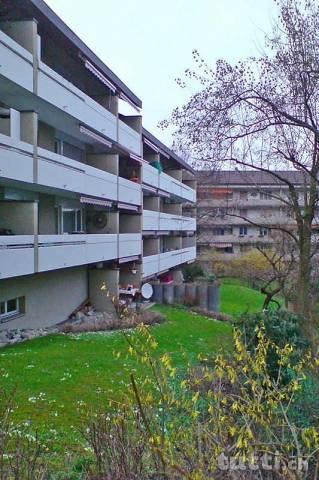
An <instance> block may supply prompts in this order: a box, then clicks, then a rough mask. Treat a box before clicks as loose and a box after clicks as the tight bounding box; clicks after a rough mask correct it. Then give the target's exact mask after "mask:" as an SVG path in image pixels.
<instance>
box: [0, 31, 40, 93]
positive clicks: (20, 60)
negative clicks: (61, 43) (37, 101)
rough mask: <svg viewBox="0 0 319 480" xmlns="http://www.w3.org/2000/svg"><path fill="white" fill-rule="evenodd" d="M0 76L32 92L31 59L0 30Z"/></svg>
mask: <svg viewBox="0 0 319 480" xmlns="http://www.w3.org/2000/svg"><path fill="white" fill-rule="evenodd" d="M0 58H1V65H0V75H2V76H3V77H5V78H7V79H9V80H11V81H12V82H14V83H16V84H17V85H19V86H20V87H22V88H25V89H26V90H28V91H29V92H32V91H33V57H32V54H31V53H30V52H28V51H27V50H26V49H25V48H23V47H21V46H20V45H19V44H18V43H17V42H15V41H14V40H12V38H10V37H8V35H6V34H5V33H4V32H2V31H1V30H0Z"/></svg>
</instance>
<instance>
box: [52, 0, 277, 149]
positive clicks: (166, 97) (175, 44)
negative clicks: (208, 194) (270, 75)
mask: <svg viewBox="0 0 319 480" xmlns="http://www.w3.org/2000/svg"><path fill="white" fill-rule="evenodd" d="M46 2H47V3H48V4H49V5H50V7H51V8H53V10H54V11H55V12H56V13H57V14H58V15H59V16H60V17H61V18H62V19H63V20H64V21H65V22H66V23H67V24H68V25H69V27H71V28H72V29H73V30H74V31H75V33H76V34H77V35H78V36H79V37H80V38H81V39H82V40H83V41H84V42H85V43H86V44H87V45H88V46H89V47H90V48H91V49H92V50H93V51H94V52H95V53H96V54H97V55H98V56H99V57H100V58H101V59H102V60H103V61H104V62H105V63H106V64H107V65H108V67H109V68H111V69H112V70H113V71H114V73H116V74H117V75H118V76H119V77H120V78H121V79H122V80H123V81H124V82H125V83H126V84H127V86H128V87H129V88H131V90H133V92H134V93H135V94H136V95H137V96H139V97H140V98H141V99H142V101H143V117H144V126H145V127H146V128H147V129H149V130H150V131H151V132H152V133H154V134H155V135H156V136H157V137H158V138H160V139H161V140H162V141H164V142H165V143H167V144H168V145H170V143H171V138H170V134H169V132H163V131H161V130H160V129H158V128H157V124H158V122H159V121H160V120H163V119H164V118H167V117H168V116H169V114H170V112H171V111H172V109H173V108H174V107H175V106H176V105H178V104H181V103H183V102H184V101H185V100H186V99H187V95H188V92H187V90H182V89H180V87H178V86H177V84H176V83H175V78H176V77H179V76H182V74H183V72H184V70H185V69H186V68H188V67H191V66H192V54H191V53H192V50H193V49H198V50H199V51H200V53H201V55H202V56H204V58H206V59H207V60H208V61H209V63H212V64H213V63H214V62H215V60H216V59H217V58H221V57H223V58H226V59H228V60H230V61H234V60H236V59H239V58H242V57H246V56H248V55H252V54H256V53H258V50H259V49H260V47H261V45H262V39H263V32H264V31H268V32H269V31H270V26H271V23H272V21H273V18H274V16H275V6H274V0H135V1H133V0H89V1H88V0H46Z"/></svg>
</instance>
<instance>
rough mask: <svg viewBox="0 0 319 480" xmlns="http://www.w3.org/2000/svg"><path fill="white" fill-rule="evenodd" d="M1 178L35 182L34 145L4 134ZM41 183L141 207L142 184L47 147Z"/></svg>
mask: <svg viewBox="0 0 319 480" xmlns="http://www.w3.org/2000/svg"><path fill="white" fill-rule="evenodd" d="M0 176H1V177H5V178H8V179H11V180H18V181H21V182H26V183H33V147H32V145H30V144H28V143H25V142H21V141H19V140H16V139H13V138H11V137H9V136H7V135H2V134H0ZM118 183H119V188H118ZM38 184H39V185H43V186H47V187H51V188H54V189H59V190H67V191H72V192H77V193H80V194H84V195H91V196H95V197H100V198H103V199H107V200H113V201H117V200H118V201H119V202H122V203H129V204H133V205H141V191H142V190H141V185H140V184H137V183H135V182H132V181H130V180H127V179H125V178H122V177H117V176H116V175H114V174H112V173H108V172H105V171H103V170H100V169H98V168H95V167H91V166H90V165H86V164H85V163H81V162H78V161H76V160H72V159H71V158H67V157H64V156H62V155H58V154H56V153H54V152H51V151H49V150H45V149H43V148H38Z"/></svg>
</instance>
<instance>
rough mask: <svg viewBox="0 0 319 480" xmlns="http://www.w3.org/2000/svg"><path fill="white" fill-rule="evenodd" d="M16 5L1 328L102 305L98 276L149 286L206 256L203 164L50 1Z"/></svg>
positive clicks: (1, 118)
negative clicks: (200, 218) (170, 141)
mask: <svg viewBox="0 0 319 480" xmlns="http://www.w3.org/2000/svg"><path fill="white" fill-rule="evenodd" d="M5 4H6V5H5V7H6V8H4V12H5V13H4V14H3V15H2V14H1V15H0V56H1V66H0V329H2V328H8V327H9V326H10V327H11V326H12V328H15V327H16V326H17V325H18V326H19V328H21V327H23V326H25V327H29V326H40V325H41V324H43V326H47V325H49V324H52V323H54V322H58V321H63V320H65V319H66V318H67V317H68V316H69V315H70V313H71V312H72V311H73V310H74V309H76V308H77V307H78V306H79V305H80V304H81V303H82V302H83V301H85V300H87V299H90V298H91V297H92V298H95V299H98V300H97V301H98V303H99V308H101V305H103V302H102V301H101V295H97V293H96V288H98V279H100V278H106V279H109V280H108V281H109V282H111V283H112V285H109V287H110V290H112V291H113V292H117V290H120V288H121V286H122V288H125V286H126V285H128V284H129V285H134V286H135V287H137V288H139V287H140V285H141V283H142V282H143V281H144V280H145V279H150V278H157V277H158V276H159V275H161V274H162V273H163V272H167V270H170V269H172V268H177V267H178V266H180V265H182V264H185V263H187V262H191V261H193V260H194V259H195V257H196V237H195V231H196V220H195V218H194V206H195V202H196V191H195V190H196V183H195V181H194V178H193V177H194V175H193V172H192V169H191V168H190V167H189V166H188V165H187V164H185V162H183V160H181V159H180V158H179V157H177V155H176V154H175V153H174V152H172V151H170V150H169V149H168V148H167V147H166V146H165V145H163V144H161V142H159V141H158V140H157V139H156V138H155V137H153V136H152V135H151V134H150V133H149V132H147V131H146V130H144V129H143V128H142V116H141V113H140V108H141V105H142V104H141V101H140V100H139V99H138V98H137V97H136V96H135V95H134V94H133V93H132V92H131V91H130V90H129V89H128V88H127V87H126V86H125V85H124V84H123V82H121V80H120V79H118V78H117V77H116V76H115V75H114V74H113V72H111V71H110V70H109V69H108V68H107V67H106V66H105V65H103V64H102V62H101V61H100V60H99V59H98V58H97V57H95V56H94V54H92V52H90V51H88V49H87V47H86V46H85V45H84V44H83V43H82V42H81V40H80V39H78V38H77V37H75V36H74V35H73V36H72V35H71V34H70V31H69V30H68V28H67V26H66V25H65V24H63V22H62V21H61V20H60V19H59V18H58V17H57V16H56V15H55V14H54V13H53V12H52V11H51V10H50V9H49V8H48V7H47V6H46V5H45V4H44V2H41V1H40V2H39V1H36V2H35V1H33V0H26V1H25V5H24V7H23V11H21V10H20V9H19V8H18V7H17V6H16V5H15V2H14V1H13V2H11V1H10V0H5ZM44 13H45V15H44V16H43V14H44ZM49 31H50V34H49ZM69 52H73V53H74V52H76V55H74V54H73V55H71V53H70V54H69ZM120 98H121V99H124V100H126V101H127V102H128V103H129V104H130V105H133V106H134V109H135V110H134V113H132V115H123V114H121V112H120V110H119V104H120V102H119V99H120ZM154 161H155V162H157V164H161V168H160V169H158V168H157V167H158V165H157V164H155V165H154V163H153V162H154ZM163 170H164V171H163ZM189 212H191V213H189ZM164 237H165V238H164ZM145 252H146V255H145V258H144V260H143V257H144V254H145ZM148 252H151V253H153V252H154V255H155V256H156V259H155V260H154V262H153V264H152V266H151V267H148V265H149V264H150V263H151V257H152V256H153V255H149V254H148ZM95 270H96V271H99V272H101V271H102V273H99V274H94V271H95ZM103 271H104V272H105V274H104V273H103ZM92 272H93V273H92ZM132 272H135V273H134V274H133V273H132ZM90 282H91V285H90ZM114 283H115V284H117V287H116V288H115V286H114ZM40 284H41V299H40V298H39V302H38V305H37V306H36V299H37V290H38V289H39V285H40ZM64 287H66V288H64ZM70 292H71V293H70ZM50 302H51V304H56V305H59V308H58V309H57V310H56V315H54V311H53V310H52V309H51V307H50V306H49V304H50ZM22 305H23V307H22ZM41 319H43V320H41Z"/></svg>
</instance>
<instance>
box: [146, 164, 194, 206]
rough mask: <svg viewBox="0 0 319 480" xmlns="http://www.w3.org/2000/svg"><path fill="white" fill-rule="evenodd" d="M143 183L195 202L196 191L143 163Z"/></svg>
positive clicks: (186, 200)
mask: <svg viewBox="0 0 319 480" xmlns="http://www.w3.org/2000/svg"><path fill="white" fill-rule="evenodd" d="M143 183H145V184H146V185H150V186H151V187H155V188H159V189H160V190H163V191H164V192H167V193H169V194H171V195H173V196H175V197H178V198H179V199H181V200H183V201H185V202H192V203H195V202H196V191H195V190H193V189H192V188H190V187H188V186H187V185H185V184H184V183H182V182H179V181H178V180H175V178H173V177H171V176H170V175H167V174H166V173H164V172H162V173H159V172H158V170H157V169H156V168H154V167H152V166H151V165H149V164H146V163H145V164H143Z"/></svg>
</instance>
